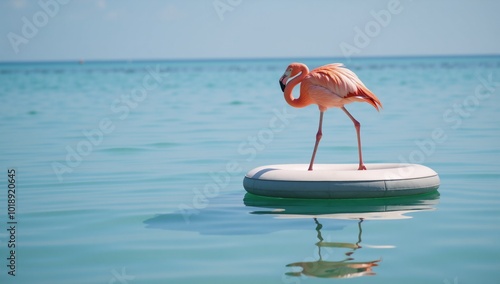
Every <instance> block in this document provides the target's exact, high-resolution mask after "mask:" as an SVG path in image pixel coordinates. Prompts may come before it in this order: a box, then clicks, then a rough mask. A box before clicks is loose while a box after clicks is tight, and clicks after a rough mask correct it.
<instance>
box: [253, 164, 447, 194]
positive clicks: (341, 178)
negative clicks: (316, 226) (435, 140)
mask: <svg viewBox="0 0 500 284" xmlns="http://www.w3.org/2000/svg"><path fill="white" fill-rule="evenodd" d="M365 166H366V168H367V170H363V171H359V170H357V168H358V165H357V164H315V165H314V170H313V171H308V170H307V168H308V165H307V164H281V165H268V166H262V167H257V168H255V169H253V170H251V171H249V172H248V173H247V174H246V176H245V178H244V179H243V186H244V188H245V190H246V191H247V192H249V193H252V194H255V195H260V196H268V197H281V198H306V199H342V198H349V199H351V198H384V197H398V196H411V195H417V194H425V193H430V192H434V191H436V190H437V189H438V188H439V185H440V179H439V176H438V174H437V173H436V172H435V171H434V170H432V169H430V168H428V167H426V166H423V165H418V164H366V165H365Z"/></svg>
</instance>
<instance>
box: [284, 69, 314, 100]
mask: <svg viewBox="0 0 500 284" xmlns="http://www.w3.org/2000/svg"><path fill="white" fill-rule="evenodd" d="M308 73H309V69H308V68H307V66H306V65H301V66H300V75H299V76H296V77H295V78H293V79H292V80H290V82H288V83H287V84H286V87H285V92H284V96H285V100H286V102H287V103H288V104H289V105H291V106H293V107H297V108H301V107H305V106H308V105H310V104H311V102H310V101H309V99H308V98H307V97H306V96H305V95H304V94H300V95H299V97H298V98H294V97H293V94H292V91H293V88H294V87H295V86H296V85H297V84H299V83H300V82H301V81H302V80H303V79H304V77H305V76H306V75H307V74H308Z"/></svg>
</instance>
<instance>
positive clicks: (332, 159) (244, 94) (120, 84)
mask: <svg viewBox="0 0 500 284" xmlns="http://www.w3.org/2000/svg"><path fill="white" fill-rule="evenodd" d="M290 61H291V60H259V61H189V62H123V63H117V62H112V63H105V62H95V63H92V62H90V63H85V64H83V65H79V64H77V63H33V64H31V63H23V64H1V65H0V101H1V103H0V108H1V111H0V130H1V136H2V138H1V139H0V153H1V155H0V165H1V169H2V173H3V174H2V176H0V180H1V182H0V185H1V188H0V189H1V194H0V216H1V223H0V240H1V242H0V256H1V257H0V264H1V265H0V283H52V284H54V283H130V284H134V283H327V282H330V281H340V282H345V283H347V282H349V283H441V284H442V283H445V284H446V283H453V284H458V283H460V284H465V283H500V282H499V281H500V162H499V158H500V143H499V142H500V123H499V115H498V107H499V106H500V57H456V58H455V57H446V58H439V57H436V58H377V59H357V60H351V61H348V62H345V64H346V66H347V67H349V68H350V69H352V70H354V71H355V72H356V73H357V74H358V76H359V77H360V78H361V79H362V80H363V82H364V83H365V85H367V86H368V87H369V88H370V89H371V90H372V91H373V92H374V93H375V94H377V96H378V97H379V98H380V100H381V101H382V103H383V106H384V108H383V109H382V110H381V111H380V112H377V111H376V110H375V109H374V108H373V107H371V106H370V105H368V104H361V103H355V104H352V105H348V106H347V108H348V109H349V110H350V111H351V113H352V114H353V115H354V116H355V117H356V118H357V119H358V120H359V121H360V122H361V125H362V127H361V131H362V139H363V140H362V141H363V150H364V159H365V162H366V163H400V162H401V163H402V162H410V163H419V164H424V165H426V166H429V167H431V168H433V169H434V170H435V171H436V172H438V173H439V175H440V178H441V186H440V188H439V190H438V193H436V194H431V195H426V196H417V197H411V198H396V199H377V200H343V201H335V200H333V201H324V200H323V201H321V200H320V201H318V200H312V201H311V200H282V199H273V198H260V197H256V196H251V195H249V194H246V192H245V190H244V189H243V186H242V179H243V177H244V174H245V173H246V172H247V171H249V170H250V169H252V168H254V167H257V166H262V165H266V164H276V163H308V161H309V158H310V154H311V151H312V147H313V143H314V138H315V133H316V130H317V122H318V118H319V113H318V109H317V107H315V106H310V107H307V108H303V109H293V108H292V107H290V106H288V105H287V104H286V102H285V101H284V99H283V95H282V92H281V90H280V88H279V84H278V79H279V77H280V76H281V75H282V73H283V71H284V70H285V68H286V66H287V65H288V63H290ZM294 61H302V62H304V63H306V64H308V65H309V66H310V67H317V66H320V65H323V64H327V63H331V62H336V61H338V60H335V59H314V60H311V59H308V60H298V59H294ZM323 134H324V136H323V140H322V142H321V144H320V148H319V151H318V156H317V162H318V163H357V147H356V135H355V131H354V127H353V125H352V123H351V121H350V120H349V119H348V118H347V117H346V116H345V114H343V112H341V111H340V110H338V109H330V110H328V111H327V112H326V114H325V122H324V129H323ZM9 169H14V170H15V189H16V191H15V196H10V197H9V196H8V187H9V177H8V173H7V172H8V170H9ZM11 187H12V185H11ZM9 202H11V203H10V204H11V206H9ZM14 202H15V204H14ZM8 222H16V223H8ZM9 241H10V242H9ZM12 244H14V245H15V248H14V247H11V248H9V246H12ZM12 253H14V254H12ZM12 257H15V261H14V260H12ZM8 258H11V260H9V259H8ZM12 263H15V264H14V266H9V265H10V264H12ZM9 272H10V273H12V274H13V273H15V276H12V275H9ZM348 277H350V278H351V279H349V280H346V279H343V280H341V279H335V280H333V279H329V278H348Z"/></svg>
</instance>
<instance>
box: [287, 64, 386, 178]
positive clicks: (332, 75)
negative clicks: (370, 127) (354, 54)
mask: <svg viewBox="0 0 500 284" xmlns="http://www.w3.org/2000/svg"><path fill="white" fill-rule="evenodd" d="M290 78H292V79H291V80H290V81H289V82H287V81H288V79H290ZM299 83H300V97H298V98H294V97H293V95H292V90H293V88H294V87H295V86H296V85H297V84H299ZM280 86H281V90H282V91H283V93H284V95H285V100H286V102H287V103H288V104H289V105H291V106H293V107H299V108H300V107H305V106H308V105H310V104H317V105H318V107H319V111H320V113H319V127H318V133H317V134H316V143H315V144H314V150H313V153H312V157H311V163H310V164H309V170H310V171H312V169H313V164H314V157H315V156H316V150H318V145H319V141H320V140H321V137H322V136H323V133H322V130H321V129H322V125H323V113H324V112H325V111H326V110H327V109H328V108H330V107H338V108H341V109H342V110H343V111H344V112H345V114H347V116H348V117H349V118H350V119H351V120H352V122H353V123H354V127H355V128H356V134H357V137H358V153H359V167H358V170H366V167H365V165H364V164H363V157H362V155H361V138H360V133H359V129H360V124H359V122H358V121H357V120H356V119H354V117H353V116H352V115H351V114H350V113H349V112H348V111H347V109H346V108H345V107H344V105H345V104H348V103H352V102H367V103H369V104H371V105H372V106H373V107H375V108H376V109H377V110H378V109H379V108H380V107H382V103H381V102H380V100H379V99H378V98H377V96H375V95H374V94H373V93H372V92H371V91H370V90H368V88H367V87H365V85H364V84H363V82H361V80H359V78H358V76H356V74H354V72H352V71H351V70H349V69H347V68H345V67H344V65H342V64H339V63H336V64H328V65H325V66H321V67H318V68H316V69H314V70H312V71H311V72H309V69H308V68H307V66H306V65H304V64H302V63H292V64H290V65H289V66H288V67H287V68H286V71H285V73H284V74H283V76H282V77H281V78H280Z"/></svg>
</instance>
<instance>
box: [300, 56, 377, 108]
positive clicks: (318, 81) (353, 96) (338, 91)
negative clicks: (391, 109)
mask: <svg viewBox="0 0 500 284" xmlns="http://www.w3.org/2000/svg"><path fill="white" fill-rule="evenodd" d="M301 85H302V86H301V88H305V89H307V92H308V93H309V94H310V95H311V97H314V98H315V99H316V100H317V103H318V104H320V105H324V106H328V107H329V106H343V105H344V104H346V103H349V102H353V101H363V102H367V103H369V104H371V105H372V106H373V107H375V108H376V109H377V110H378V109H379V108H380V107H382V103H381V102H380V100H379V99H378V98H377V96H375V94H373V93H372V92H371V91H370V90H369V89H368V88H367V87H366V86H365V85H364V84H363V82H361V80H360V79H359V78H358V76H356V74H354V72H352V71H351V70H349V69H347V68H345V67H344V65H343V64H341V63H335V64H328V65H324V66H321V67H318V68H316V69H313V70H312V71H311V72H309V74H307V76H306V77H305V78H304V80H303V81H302V83H301Z"/></svg>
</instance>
